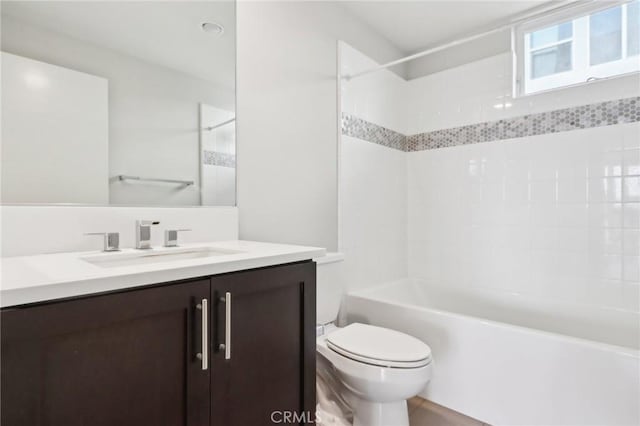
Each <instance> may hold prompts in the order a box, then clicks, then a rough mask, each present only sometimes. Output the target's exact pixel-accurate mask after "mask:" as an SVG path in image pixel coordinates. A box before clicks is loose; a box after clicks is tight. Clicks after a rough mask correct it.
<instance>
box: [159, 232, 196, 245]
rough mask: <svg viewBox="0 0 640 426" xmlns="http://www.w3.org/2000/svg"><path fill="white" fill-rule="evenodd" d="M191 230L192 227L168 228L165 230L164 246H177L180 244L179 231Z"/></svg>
mask: <svg viewBox="0 0 640 426" xmlns="http://www.w3.org/2000/svg"><path fill="white" fill-rule="evenodd" d="M186 231H191V229H167V230H166V231H164V246H165V247H177V246H178V232H186Z"/></svg>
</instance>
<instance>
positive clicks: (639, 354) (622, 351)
mask: <svg viewBox="0 0 640 426" xmlns="http://www.w3.org/2000/svg"><path fill="white" fill-rule="evenodd" d="M404 282H406V280H398V281H393V282H391V283H384V284H380V285H376V286H374V287H369V288H366V289H360V290H353V291H349V292H347V293H346V295H345V297H346V298H349V297H353V298H357V299H364V300H373V301H375V302H380V303H386V304H389V305H394V306H399V307H403V308H410V309H417V310H419V311H421V312H429V313H435V314H437V315H441V316H444V317H447V316H448V317H452V318H457V319H462V320H466V321H469V320H473V321H480V322H481V323H483V324H486V325H490V326H493V327H498V328H503V329H507V330H517V331H519V332H526V333H533V334H536V335H538V336H540V337H544V338H550V339H554V340H563V341H569V342H571V343H575V344H578V345H582V346H589V347H592V348H595V349H600V350H606V351H609V352H614V353H616V354H619V355H623V356H629V357H632V358H636V359H637V360H638V361H640V348H638V349H635V348H632V347H628V346H621V345H615V344H612V343H605V342H599V341H597V340H591V339H586V338H583V337H576V336H571V335H568V334H562V333H556V332H552V331H546V330H540V329H537V328H533V327H525V326H522V325H517V324H510V323H506V322H501V321H495V320H491V319H487V318H482V317H477V316H474V315H467V314H460V313H457V312H452V311H447V310H443V309H438V308H427V307H424V306H420V305H415V304H409V303H405V302H398V301H392V300H384V299H382V298H378V297H371V295H370V294H371V293H373V292H374V291H375V290H376V289H380V288H385V287H390V286H393V285H398V284H403V283H404ZM348 306H349V304H348V301H347V312H346V314H347V317H348V314H349V312H348V311H349V308H348Z"/></svg>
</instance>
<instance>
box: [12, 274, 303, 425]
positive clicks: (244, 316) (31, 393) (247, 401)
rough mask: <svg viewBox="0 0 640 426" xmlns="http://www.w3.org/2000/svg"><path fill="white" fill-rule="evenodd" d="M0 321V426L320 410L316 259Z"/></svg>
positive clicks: (248, 420)
mask: <svg viewBox="0 0 640 426" xmlns="http://www.w3.org/2000/svg"><path fill="white" fill-rule="evenodd" d="M223 298H224V299H223ZM205 299H206V302H205V303H203V300H205ZM203 306H206V307H207V310H206V312H203V310H202V307H203ZM228 311H230V312H229V313H230V319H231V321H230V322H227V312H228ZM0 319H1V323H0V326H1V333H2V334H1V337H2V342H1V343H2V345H1V370H0V382H1V383H0V398H1V407H0V410H1V424H2V425H3V426H24V425H29V426H36V425H42V426H44V425H46V426H76V425H77V426H80V425H83V426H84V425H91V426H103V425H104V426H107V425H109V426H116V425H117V426H129V425H131V426H141V425H145V426H147V425H149V426H151V425H153V426H161V425H166V426H179V425H186V426H208V425H212V426H233V425H268V424H272V419H271V415H272V413H273V412H283V411H287V410H289V411H295V412H296V413H302V412H308V413H310V414H311V415H312V413H313V411H314V410H315V263H313V262H301V263H294V264H287V265H281V266H274V267H267V268H261V269H254V270H248V271H242V272H234V273H229V274H224V275H217V276H213V277H206V278H200V279H195V280H190V281H185V282H177V283H168V284H166V285H158V286H151V287H146V288H138V289H135V290H129V291H122V292H117V293H110V294H104V295H98V296H88V297H81V298H75V299H72V300H65V301H60V302H51V303H45V304H38V305H33V306H23V307H18V308H6V309H3V310H2V312H1V317H0ZM203 327H204V329H205V333H204V334H203ZM229 330H230V334H229V336H227V335H226V333H227V332H228V331H229ZM203 344H206V345H207V347H206V349H208V350H207V351H204V350H203ZM221 344H226V347H221V346H220V345H221ZM225 349H227V350H225ZM225 355H227V356H225ZM203 356H204V358H205V361H207V362H205V363H203V361H202V358H203ZM277 416H278V414H276V417H274V418H276V419H277V418H282V417H281V416H280V417H277ZM306 419H307V420H310V419H311V418H310V417H309V414H307V417H306ZM311 420H312V419H311ZM309 423H311V422H309Z"/></svg>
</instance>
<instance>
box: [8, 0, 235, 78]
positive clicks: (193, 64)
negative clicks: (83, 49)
mask: <svg viewBox="0 0 640 426" xmlns="http://www.w3.org/2000/svg"><path fill="white" fill-rule="evenodd" d="M2 15H8V16H10V17H12V18H14V19H16V20H19V21H22V22H26V23H28V24H31V25H34V26H36V27H41V28H45V29H48V30H51V31H55V32H58V33H61V34H64V35H67V36H70V37H73V38H76V39H80V40H83V41H86V42H89V43H91V44H94V45H98V46H100V47H104V48H108V49H110V50H114V51H116V52H119V53H123V54H126V55H129V56H134V57H136V58H139V59H142V60H144V61H146V62H150V63H154V64H157V65H161V66H164V67H167V68H172V69H174V70H178V71H182V72H184V73H187V74H190V75H192V76H195V77H198V78H201V79H204V80H207V81H210V82H213V83H216V84H219V85H223V86H224V87H233V86H234V85H235V34H236V21H235V3H234V2H233V1H215V2H193V1H188V2H186V1H162V2H137V1H136V2H119V1H118V2H115V1H2ZM203 22H216V23H219V24H222V25H223V26H224V28H225V32H224V35H222V36H217V35H214V34H211V33H205V32H204V31H202V29H201V24H202V23H203Z"/></svg>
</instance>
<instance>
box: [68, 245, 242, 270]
mask: <svg viewBox="0 0 640 426" xmlns="http://www.w3.org/2000/svg"><path fill="white" fill-rule="evenodd" d="M239 253H244V251H241V250H231V249H224V248H217V247H177V248H162V249H149V250H140V251H136V252H127V253H103V254H96V255H90V256H82V257H81V258H80V259H82V260H84V261H85V262H88V263H91V264H92V265H96V266H99V267H101V268H117V267H122V266H135V265H148V264H152V263H164V262H175V261H177V260H189V259H201V258H205V257H218V256H229V255H233V254H239Z"/></svg>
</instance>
